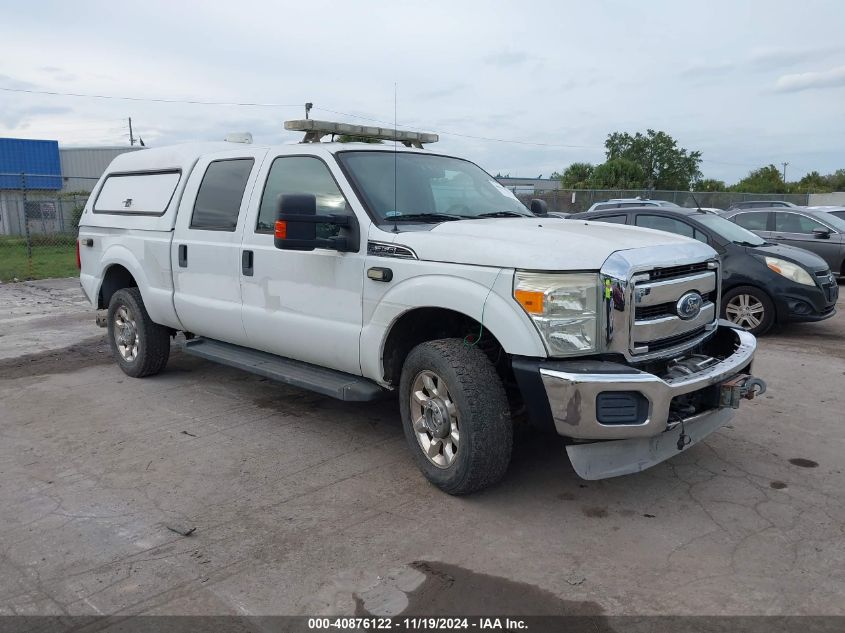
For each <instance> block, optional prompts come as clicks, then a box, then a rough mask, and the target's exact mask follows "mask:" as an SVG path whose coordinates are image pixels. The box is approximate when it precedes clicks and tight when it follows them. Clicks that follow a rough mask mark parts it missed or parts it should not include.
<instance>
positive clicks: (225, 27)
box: [0, 0, 845, 182]
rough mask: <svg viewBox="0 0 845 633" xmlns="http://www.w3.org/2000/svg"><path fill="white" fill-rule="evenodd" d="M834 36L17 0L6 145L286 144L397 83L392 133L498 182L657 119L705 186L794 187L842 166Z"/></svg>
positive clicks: (532, 7)
mask: <svg viewBox="0 0 845 633" xmlns="http://www.w3.org/2000/svg"><path fill="white" fill-rule="evenodd" d="M843 27H845V3H844V2H841V1H839V0H829V1H827V2H822V1H815V0H801V1H800V2H798V1H797V0H791V1H785V0H760V1H756V0H754V1H751V0H749V1H747V2H743V1H741V0H733V1H726V2H721V1H713V0H710V1H709V2H695V3H692V2H678V1H677V0H665V1H664V0H630V1H625V0H593V1H591V2H584V1H583V0H582V1H578V2H574V1H572V2H571V1H569V0H558V1H550V2H544V1H536V2H535V1H531V0H523V1H521V2H496V1H491V0H488V1H486V2H470V1H457V0H451V1H447V2H441V1H439V0H426V1H425V2H420V1H417V2H400V1H396V0H394V1H383V2H376V1H371V2H367V1H361V2H321V1H318V0H310V1H307V2H304V1H300V2H291V3H287V2H275V3H270V2H267V3H256V2H252V1H250V0H237V1H236V2H234V1H228V2H227V1H224V0H213V1H211V0H210V1H206V2H174V1H171V2H156V1H151V0H148V1H145V2H113V1H109V2H85V1H82V0H78V1H75V2H26V3H25V2H17V3H9V4H7V5H6V6H5V7H4V9H3V29H2V32H3V35H2V38H0V53H2V54H0V89H3V88H5V89H14V90H17V92H10V91H8V90H0V136H14V137H24V138H50V139H58V140H59V142H60V143H62V144H64V145H100V144H109V145H116V144H125V143H128V129H127V127H126V117H128V116H131V117H132V119H133V123H134V127H135V133H136V135H140V136H141V137H142V138H143V139H144V141H145V142H146V143H147V145H161V144H169V143H174V142H181V141H185V140H192V139H202V140H209V139H220V138H222V136H223V135H225V133H226V132H228V131H242V130H248V131H251V132H252V133H253V135H254V137H255V139H256V141H257V142H273V143H277V142H290V141H293V140H296V139H297V138H298V137H297V136H295V135H291V134H290V133H286V132H284V131H283V129H282V122H283V121H284V120H285V119H290V118H302V115H303V108H302V105H301V104H303V103H305V102H306V101H311V102H313V103H314V106H315V109H314V111H313V114H312V116H313V118H321V119H332V120H346V121H351V122H362V123H363V122H368V121H370V122H374V121H372V120H378V121H383V122H385V123H389V122H390V121H392V119H393V109H394V98H393V95H394V84H397V85H398V89H397V91H398V101H397V111H398V121H399V126H400V127H403V126H404V127H409V128H414V129H422V130H426V131H436V132H439V133H441V142H440V143H439V144H438V149H439V150H440V151H444V152H449V153H457V154H460V155H463V156H467V157H469V158H471V159H473V160H475V161H477V162H478V163H479V164H481V165H482V166H483V167H485V168H486V169H487V170H488V171H491V172H493V173H496V172H502V173H510V174H511V175H514V176H526V177H527V176H531V177H533V176H537V175H539V174H543V175H545V176H548V175H549V174H550V173H551V172H552V171H555V170H562V169H563V168H564V167H565V166H566V165H568V164H569V163H571V162H573V161H591V162H600V161H601V160H603V142H604V139H605V137H606V136H607V134H608V133H610V132H613V131H629V132H635V131H638V130H643V131H644V130H645V129H647V128H649V127H651V128H655V129H660V130H664V131H666V132H668V133H669V134H671V135H672V136H674V137H675V138H676V139H678V141H679V142H680V144H681V145H682V146H684V147H687V148H690V149H698V150H701V151H702V152H703V156H704V159H705V162H704V163H703V166H702V169H703V171H704V174H705V176H707V177H716V178H721V179H725V180H727V181H729V182H731V181H735V180H737V179H738V178H740V177H742V176H743V175H745V174H746V173H747V172H748V171H749V170H750V169H753V168H755V167H757V166H760V165H763V164H768V163H776V164H779V163H781V162H782V161H788V162H789V163H790V165H789V167H788V174H787V175H788V177H789V178H790V179H792V178H794V177H798V176H800V175H802V174H804V173H805V172H807V171H810V170H813V169H816V170H819V171H821V172H822V173H827V172H830V171H833V170H835V169H837V168H843V167H845V116H843V115H845V40H843V37H842V31H843ZM20 91H48V92H59V93H78V94H99V95H110V96H120V97H132V98H135V99H138V100H120V99H95V98H87V97H72V96H56V95H45V94H35V93H32V92H20ZM148 99H159V100H174V101H202V102H225V103H233V102H237V103H260V104H272V105H265V106H246V105H241V106H236V105H204V104H190V103H163V102H156V101H148ZM341 113H342V114H341ZM353 115H354V116H353ZM482 137H483V138H482ZM493 139H499V140H493ZM503 141H506V142H503Z"/></svg>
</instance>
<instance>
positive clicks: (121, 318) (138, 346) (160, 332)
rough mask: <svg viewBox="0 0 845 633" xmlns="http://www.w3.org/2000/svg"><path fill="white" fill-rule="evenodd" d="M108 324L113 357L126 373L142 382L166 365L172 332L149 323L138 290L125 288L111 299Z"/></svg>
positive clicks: (151, 322)
mask: <svg viewBox="0 0 845 633" xmlns="http://www.w3.org/2000/svg"><path fill="white" fill-rule="evenodd" d="M107 324H108V333H109V344H110V345H111V351H112V356H114V359H115V360H116V361H117V364H118V365H120V368H121V369H122V370H123V373H125V374H126V375H128V376H132V377H133V378H143V377H144V376H152V375H154V374H157V373H159V372H160V371H161V370H162V369H164V366H165V365H167V360H168V359H169V358H170V332H169V331H168V329H167V328H166V327H164V326H162V325H159V324H158V323H154V322H153V320H152V319H150V315H149V314H147V308H146V307H145V306H144V300H143V299H141V292H140V291H139V290H138V289H137V288H123V289H121V290H118V291H117V292H115V293H114V294H113V295H112V298H111V300H110V301H109V312H108V320H107Z"/></svg>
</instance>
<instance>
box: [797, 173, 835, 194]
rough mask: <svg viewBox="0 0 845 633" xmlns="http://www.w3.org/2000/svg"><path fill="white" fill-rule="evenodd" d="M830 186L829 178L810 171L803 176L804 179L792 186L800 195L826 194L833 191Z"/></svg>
mask: <svg viewBox="0 0 845 633" xmlns="http://www.w3.org/2000/svg"><path fill="white" fill-rule="evenodd" d="M831 175H832V174H831ZM830 185H831V182H830V178H829V176H828V177H826V176H822V175H821V174H820V173H819V172H817V171H811V172H810V173H808V174H805V175H804V177H803V178H802V179H801V180H799V181H798V183H797V184H796V185H795V186H794V188H795V189H797V190H798V191H800V192H801V193H805V192H807V193H809V192H815V193H827V192H829V191H833V190H832V189H831V187H830Z"/></svg>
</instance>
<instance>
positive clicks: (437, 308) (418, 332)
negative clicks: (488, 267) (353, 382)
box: [361, 271, 546, 385]
mask: <svg viewBox="0 0 845 633" xmlns="http://www.w3.org/2000/svg"><path fill="white" fill-rule="evenodd" d="M503 273H504V271H501V272H499V273H498V274H496V276H495V277H493V278H491V281H489V282H488V283H487V284H486V285H485V284H482V283H479V282H477V281H473V280H470V279H466V278H458V277H452V276H449V275H426V276H420V277H414V278H411V279H408V280H406V281H404V282H403V283H400V284H398V285H397V286H395V287H394V288H391V290H390V291H389V292H387V293H385V294H384V295H383V296H382V297H381V299H380V301H379V302H378V304H377V305H376V306H375V307H374V308H373V311H372V314H371V316H370V317H369V318H365V323H364V327H363V330H362V334H361V370H362V373H363V375H364V376H366V377H368V378H371V379H373V380H376V381H377V382H379V383H381V384H384V385H393V384H396V382H395V378H396V371H397V365H398V367H399V368H400V369H401V362H402V361H403V360H404V358H405V356H406V355H407V352H409V351H410V349H412V348H413V346H412V345H410V342H414V344H415V345H416V344H419V343H421V342H424V341H425V340H433V339H434V338H450V337H455V336H460V337H462V338H463V337H464V336H467V335H469V334H473V333H476V332H478V331H481V332H482V337H481V340H480V342H479V345H481V346H485V345H486V344H487V343H490V344H491V345H493V346H495V347H497V348H498V349H501V350H502V352H503V355H508V354H518V355H521V356H535V357H537V356H541V357H545V356H546V351H545V347H544V345H543V342H542V339H541V338H540V335H539V333H538V332H537V329H536V327H535V326H534V324H533V323H532V322H531V320H530V318H529V317H528V315H527V314H525V312H524V311H523V310H522V308H521V307H520V306H519V305H518V304H517V303H516V302H515V301H513V300H512V299H511V300H507V299H505V298H504V297H503V296H502V294H503V292H504V290H503V289H506V291H507V293H508V294H510V292H511V287H512V277H510V276H509V275H507V274H503ZM485 333H486V334H487V336H488V337H489V338H487V337H485V336H484V334H485ZM432 337H433V338H432ZM400 343H401V344H400ZM406 348H407V349H406Z"/></svg>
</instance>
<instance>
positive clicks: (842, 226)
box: [814, 213, 845, 233]
mask: <svg viewBox="0 0 845 633" xmlns="http://www.w3.org/2000/svg"><path fill="white" fill-rule="evenodd" d="M814 217H816V218H818V219H819V220H821V221H822V222H824V223H825V224H829V225H830V226H832V227H833V228H834V229H835V230H836V231H837V232H838V233H845V220H843V219H842V218H839V217H837V216H835V215H833V214H832V213H825V214H824V215H822V214H821V213H819V214H818V215H816V216H814Z"/></svg>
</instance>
